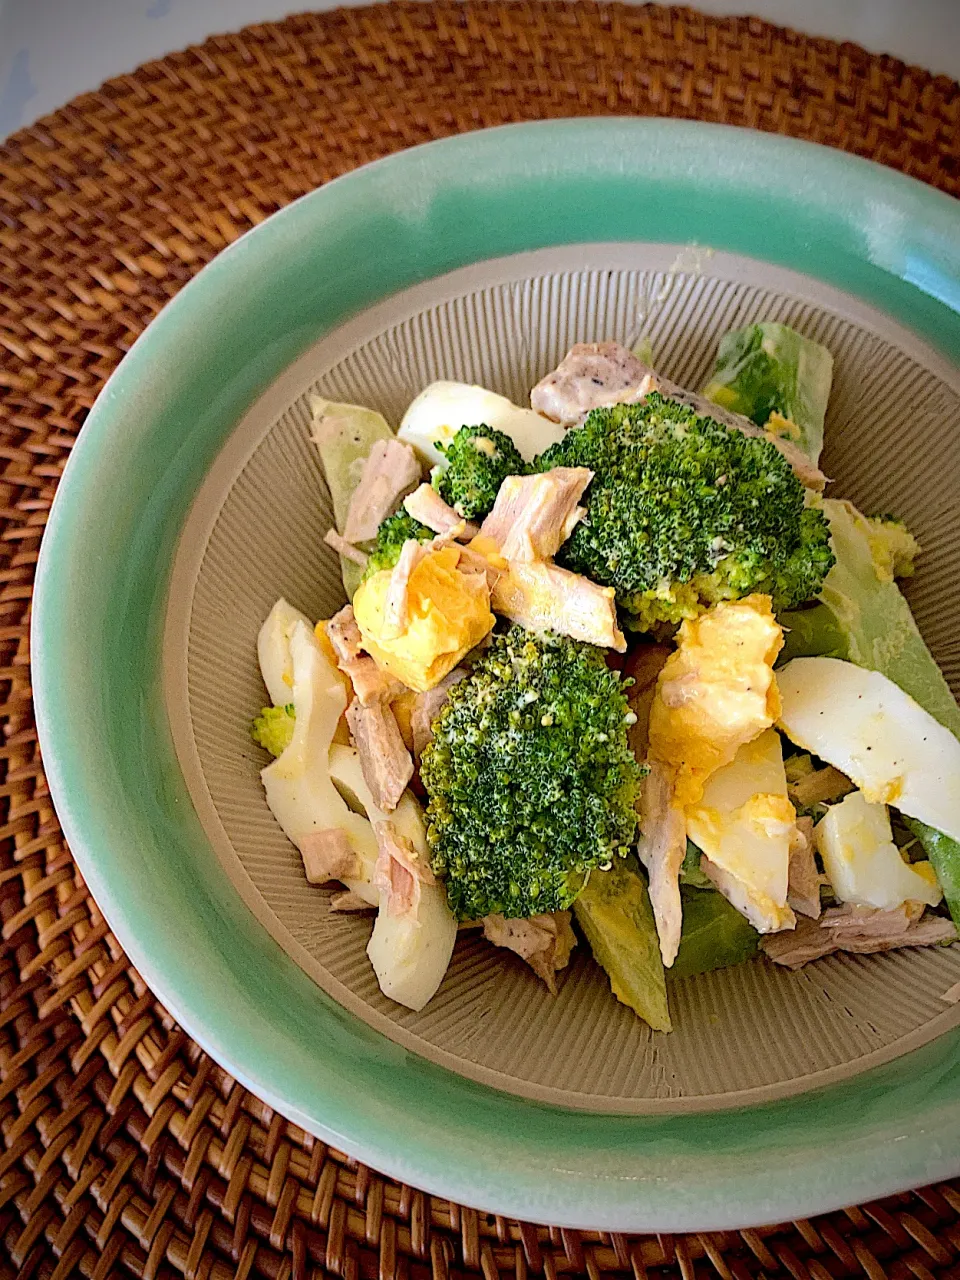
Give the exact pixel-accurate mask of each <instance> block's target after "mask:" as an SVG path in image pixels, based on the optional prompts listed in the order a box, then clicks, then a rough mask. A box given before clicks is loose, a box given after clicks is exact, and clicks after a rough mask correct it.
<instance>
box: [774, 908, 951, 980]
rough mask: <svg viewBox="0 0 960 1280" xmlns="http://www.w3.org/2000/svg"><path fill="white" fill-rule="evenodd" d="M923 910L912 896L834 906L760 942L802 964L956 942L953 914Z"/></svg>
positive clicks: (777, 959)
mask: <svg viewBox="0 0 960 1280" xmlns="http://www.w3.org/2000/svg"><path fill="white" fill-rule="evenodd" d="M918 908H919V911H918ZM922 911H923V906H922V904H920V903H909V902H908V903H905V904H904V905H903V906H902V907H896V908H894V909H893V910H892V911H879V910H876V909H875V908H873V907H853V906H850V905H848V904H845V905H844V906H842V907H831V908H830V909H829V910H828V911H825V912H824V913H823V915H822V916H821V918H820V919H819V920H807V919H801V920H798V921H797V927H796V929H795V930H794V931H793V932H792V933H772V934H770V935H768V936H767V937H766V938H764V939H763V940H762V941H761V943H760V946H761V948H762V949H763V951H764V952H765V953H766V955H768V956H769V957H770V959H771V960H773V962H774V963H775V964H781V965H784V966H785V967H786V968H788V969H800V968H802V967H803V965H805V964H809V963H810V961H811V960H819V959H821V958H822V957H823V956H829V955H832V954H833V953H834V952H836V951H849V952H853V953H855V954H859V955H868V954H870V953H872V952H876V951H895V950H897V949H898V948H900V947H929V946H940V945H941V944H943V943H947V942H956V940H957V931H956V929H955V928H954V926H953V923H952V922H951V921H950V920H946V919H944V917H943V916H938V915H933V914H932V913H930V912H928V913H927V914H926V915H921V914H919V912H922Z"/></svg>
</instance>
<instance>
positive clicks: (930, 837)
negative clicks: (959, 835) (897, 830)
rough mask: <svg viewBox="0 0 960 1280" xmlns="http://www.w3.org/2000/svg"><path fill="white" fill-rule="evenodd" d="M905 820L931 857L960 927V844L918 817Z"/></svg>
mask: <svg viewBox="0 0 960 1280" xmlns="http://www.w3.org/2000/svg"><path fill="white" fill-rule="evenodd" d="M904 821H905V823H906V826H907V828H908V829H909V830H910V832H911V833H912V834H913V835H915V836H916V838H917V839H918V840H919V841H920V845H921V847H922V849H923V851H924V853H925V854H926V855H927V857H928V858H929V859H930V865H931V866H932V867H933V869H934V871H935V872H936V873H937V879H938V880H939V882H940V888H941V889H942V890H943V897H944V901H945V902H946V904H947V906H948V907H949V908H950V915H951V916H952V917H953V923H954V924H955V925H956V926H957V927H958V928H960V844H958V843H957V841H956V840H951V839H950V837H949V836H945V835H944V834H943V832H942V831H937V830H936V829H935V828H933V827H928V826H927V824H926V823H925V822H920V821H918V820H917V819H916V818H906V819H904Z"/></svg>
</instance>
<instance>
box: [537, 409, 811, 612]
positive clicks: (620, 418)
mask: <svg viewBox="0 0 960 1280" xmlns="http://www.w3.org/2000/svg"><path fill="white" fill-rule="evenodd" d="M535 465H536V466H537V467H538V468H539V469H540V470H543V471H547V470H549V469H550V468H551V467H560V466H566V467H589V468H590V470H591V471H593V473H594V478H593V480H592V482H591V484H590V487H589V488H588V490H587V492H586V497H585V499H584V505H585V506H586V509H587V514H586V517H585V518H584V519H583V520H582V521H581V522H580V523H579V524H578V525H577V527H576V528H575V529H574V531H573V534H572V536H571V537H570V538H569V540H568V541H567V542H566V543H565V544H564V546H563V547H562V548H561V549H560V552H559V553H558V555H557V563H558V564H562V565H564V566H565V567H566V568H568V569H572V570H574V571H575V572H577V573H582V574H585V575H586V576H587V577H588V578H592V579H593V580H594V581H595V582H599V583H601V584H602V585H604V586H611V587H614V588H615V589H616V593H617V600H618V602H619V603H620V605H621V606H622V608H623V609H624V610H625V612H626V615H627V617H626V621H627V624H628V625H630V626H633V627H635V628H637V629H641V630H647V629H650V628H651V627H653V626H655V625H656V624H657V623H659V622H679V621H681V620H682V619H683V618H689V617H694V616H696V614H698V613H700V612H701V611H702V610H703V609H705V608H708V607H709V606H710V605H712V604H716V603H717V602H718V601H720V600H736V599H739V598H740V597H741V596H745V595H749V594H751V593H752V592H754V591H757V592H764V593H766V594H769V595H770V596H772V597H773V603H774V608H775V609H776V610H780V609H785V608H789V607H791V606H792V605H795V604H798V603H800V602H801V601H804V600H809V599H810V598H811V597H813V596H815V595H816V594H817V592H818V591H819V589H820V586H821V584H822V582H823V579H824V577H825V576H826V574H827V572H828V570H829V569H830V567H831V565H832V564H833V552H832V551H831V550H830V539H829V529H828V525H827V522H826V520H825V518H824V516H823V513H822V512H821V511H820V510H819V509H817V508H816V507H814V506H807V505H806V501H805V496H804V489H803V486H802V485H801V483H800V481H799V480H798V479H797V477H796V475H795V474H794V472H793V470H792V468H791V467H790V464H789V463H788V462H787V461H786V459H785V458H784V457H783V455H782V454H781V453H780V452H779V451H778V450H777V449H776V447H775V446H774V445H772V444H771V443H770V442H769V441H768V440H765V439H762V438H759V437H756V438H755V437H750V436H746V435H744V434H743V433H742V432H740V431H737V430H734V429H732V428H729V427H725V426H722V425H721V424H720V423H719V422H715V421H714V420H713V419H712V418H706V417H701V416H699V415H698V414H697V412H696V411H695V410H694V409H691V408H689V407H687V406H686V405H683V404H680V403H679V402H678V401H675V400H668V399H666V398H664V397H663V396H661V395H658V394H657V393H653V394H651V395H649V396H647V397H646V399H645V400H644V401H643V402H642V403H640V404H635V405H615V406H614V407H613V408H609V409H594V410H593V412H592V413H591V414H590V415H589V416H588V417H587V420H586V422H585V423H584V424H583V426H582V427H579V428H576V429H574V430H572V431H569V432H568V433H567V435H566V437H565V438H564V439H563V440H562V441H560V442H559V444H555V445H553V446H551V448H549V449H548V450H547V451H546V452H545V453H543V454H541V455H540V457H539V458H538V459H537V461H536V464H535Z"/></svg>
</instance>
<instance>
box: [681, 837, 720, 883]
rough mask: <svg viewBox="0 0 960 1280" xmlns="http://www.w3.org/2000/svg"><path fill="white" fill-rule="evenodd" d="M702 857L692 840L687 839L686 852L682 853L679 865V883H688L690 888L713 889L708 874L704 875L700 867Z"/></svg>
mask: <svg viewBox="0 0 960 1280" xmlns="http://www.w3.org/2000/svg"><path fill="white" fill-rule="evenodd" d="M702 857H703V853H702V852H701V850H699V849H698V848H697V846H696V845H695V844H694V843H693V841H692V840H688V841H687V852H686V854H685V855H684V859H683V865H682V866H681V867H680V883H681V885H689V886H690V888H691V889H711V890H712V889H713V881H712V880H711V879H710V878H709V876H706V875H704V873H703V871H702V870H701V868H700V859H701V858H702ZM681 896H682V894H681Z"/></svg>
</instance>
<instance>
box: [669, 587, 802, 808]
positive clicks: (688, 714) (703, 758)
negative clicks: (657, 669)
mask: <svg viewBox="0 0 960 1280" xmlns="http://www.w3.org/2000/svg"><path fill="white" fill-rule="evenodd" d="M782 646H783V630H782V628H781V627H780V625H779V623H778V622H777V620H776V619H775V618H774V616H773V611H772V608H771V600H770V597H769V596H762V595H753V596H747V597H746V598H745V599H743V600H736V601H725V602H723V603H721V604H718V605H715V606H714V607H713V608H712V609H710V610H708V612H706V613H704V614H701V615H700V616H699V617H698V618H690V619H688V620H687V621H686V622H684V624H683V625H682V626H681V628H680V632H679V635H678V645H677V649H676V652H675V653H673V654H671V656H670V658H669V659H668V660H667V663H666V665H665V666H664V668H663V671H662V672H661V673H660V678H659V680H658V682H657V692H656V696H655V697H654V700H653V706H652V707H651V709H650V729H649V736H650V758H651V759H653V760H658V761H661V762H662V763H664V764H666V765H668V766H670V767H671V768H672V769H673V770H675V772H676V784H675V796H676V803H677V804H679V805H680V806H681V807H686V806H687V805H690V804H695V803H696V802H697V801H698V800H699V799H700V797H701V795H702V794H703V784H704V782H705V781H706V780H707V778H708V777H709V776H710V775H711V774H712V773H713V772H714V771H715V770H717V769H719V768H721V767H722V766H723V765H725V764H729V763H730V761H731V760H732V759H733V758H734V756H735V755H736V754H737V751H738V750H739V748H740V747H741V746H742V745H743V744H744V743H747V742H751V741H752V740H753V739H754V738H756V737H758V736H759V734H761V733H762V732H763V730H764V729H768V728H769V727H770V726H771V725H772V724H773V723H774V722H775V720H776V719H777V716H778V715H779V714H780V696H779V693H778V691H777V684H776V680H775V679H774V675H773V664H774V662H775V661H776V659H777V655H778V654H779V652H780V649H781V648H782Z"/></svg>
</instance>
